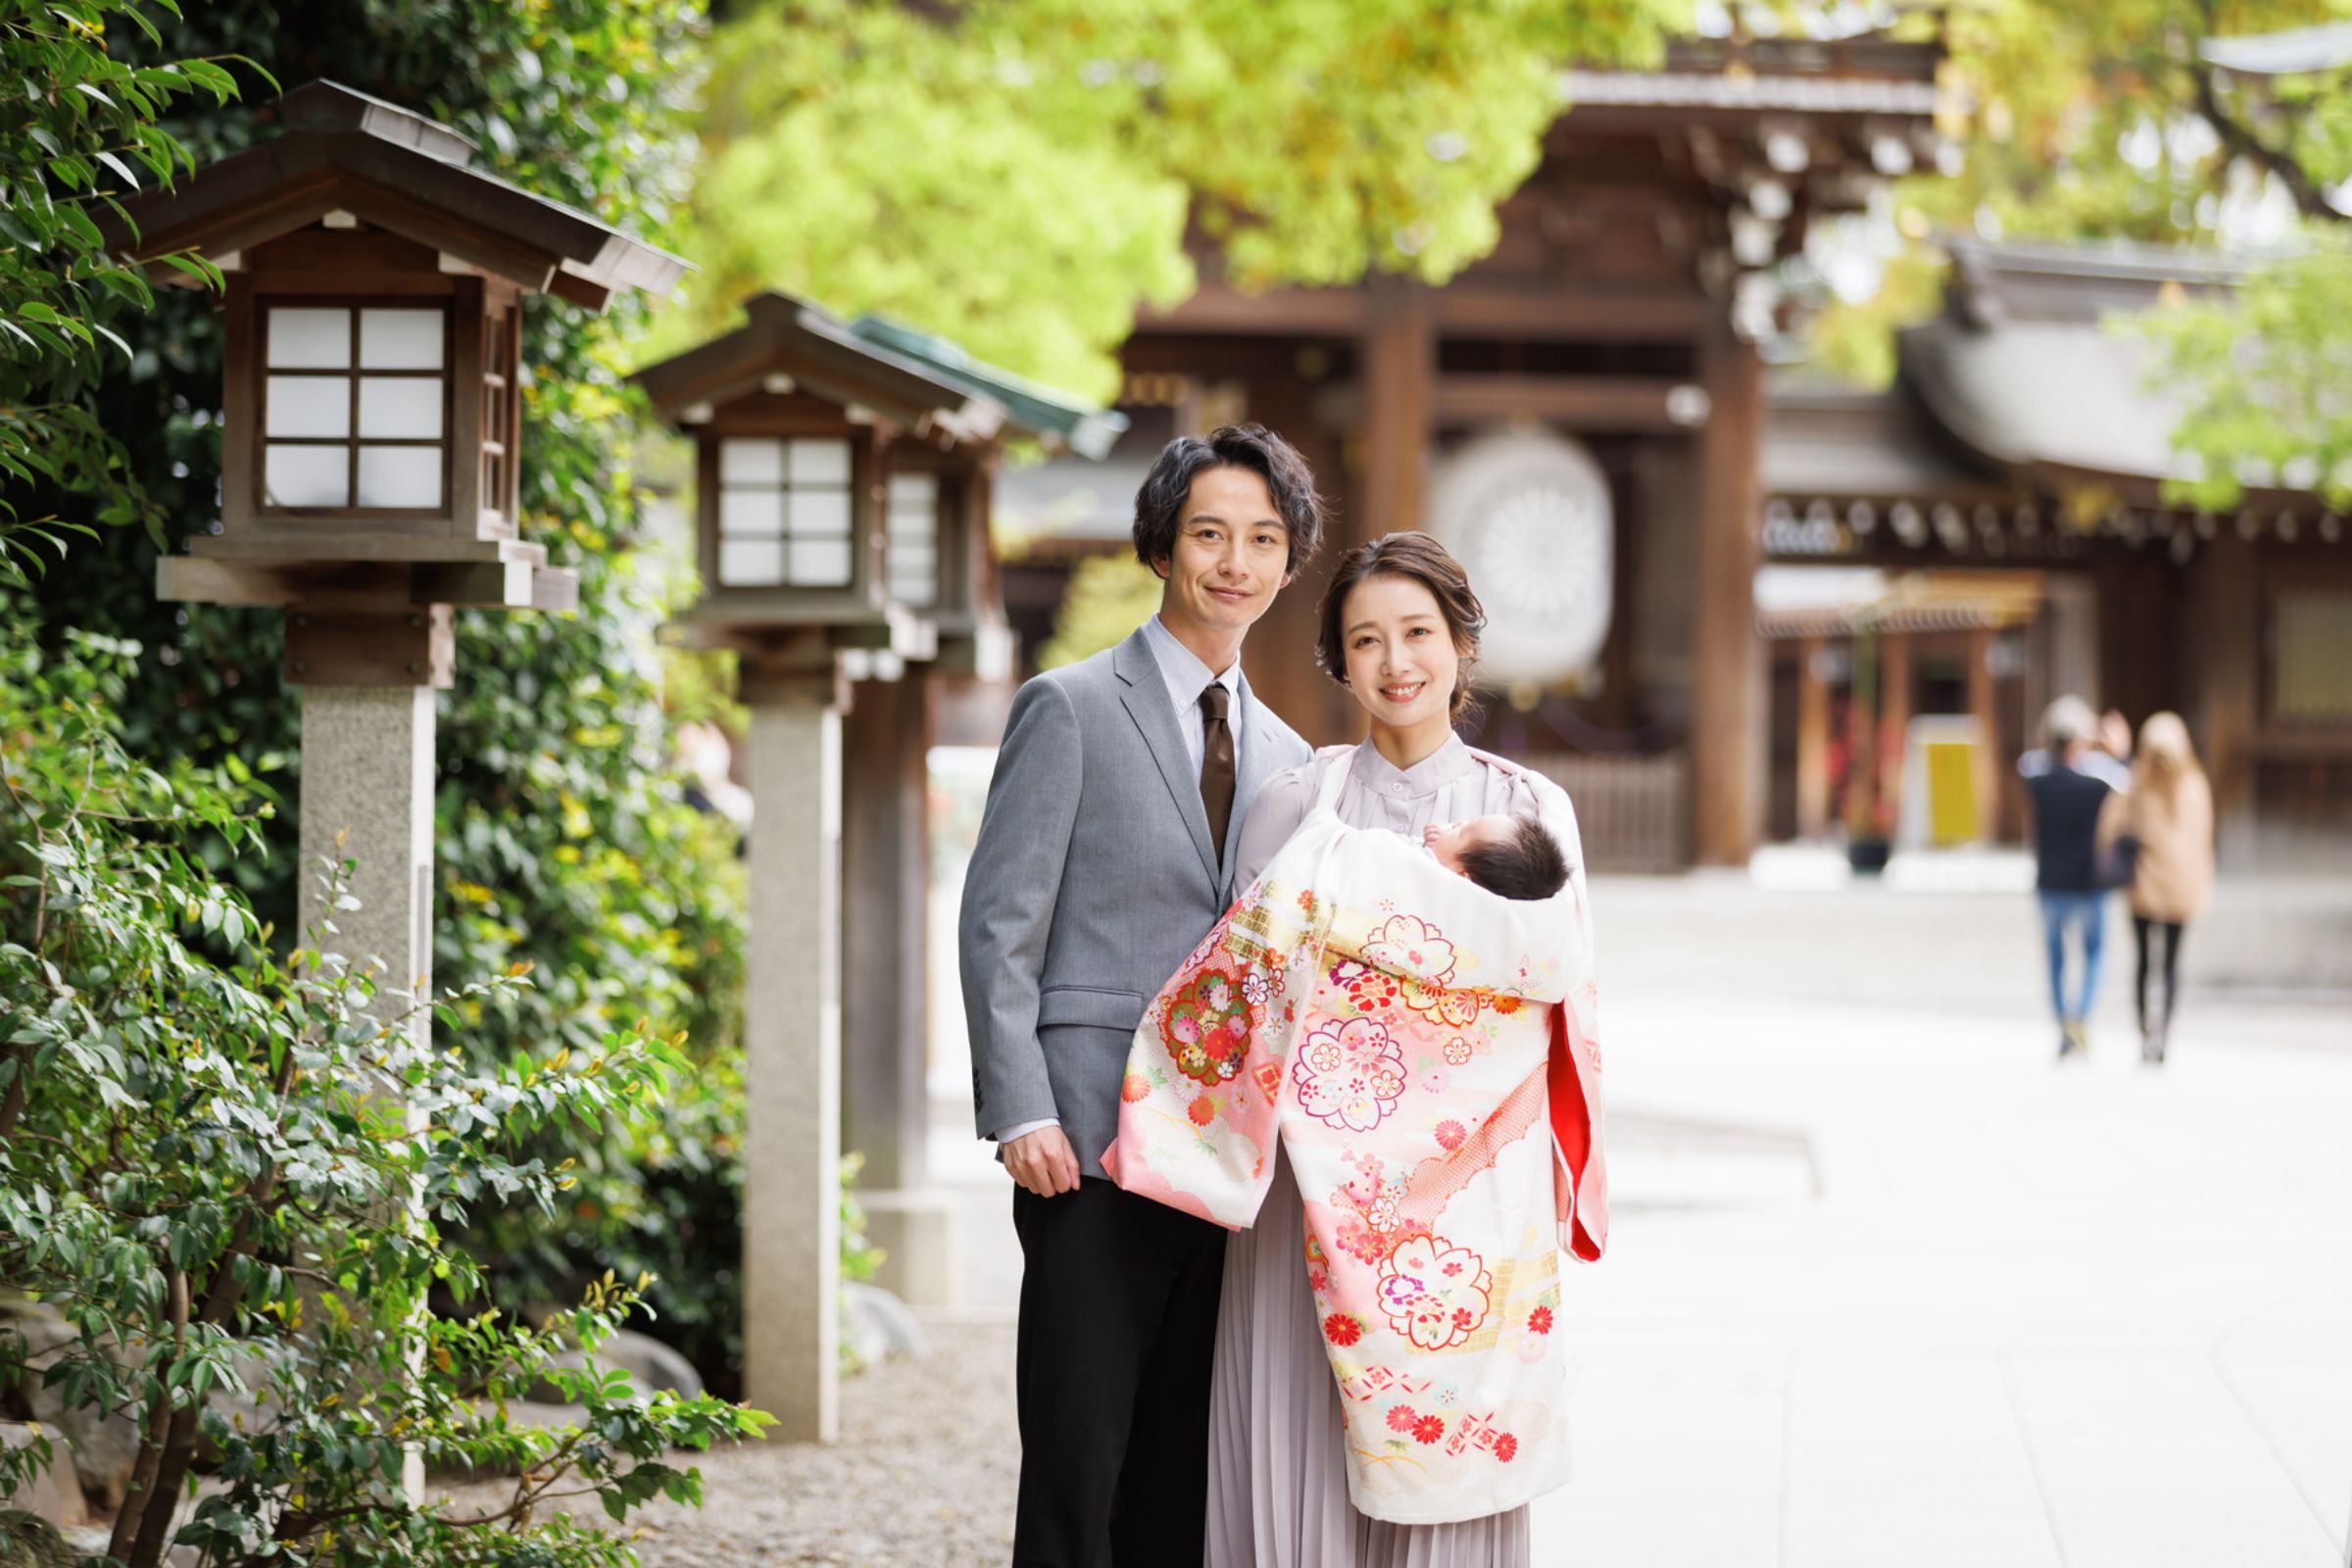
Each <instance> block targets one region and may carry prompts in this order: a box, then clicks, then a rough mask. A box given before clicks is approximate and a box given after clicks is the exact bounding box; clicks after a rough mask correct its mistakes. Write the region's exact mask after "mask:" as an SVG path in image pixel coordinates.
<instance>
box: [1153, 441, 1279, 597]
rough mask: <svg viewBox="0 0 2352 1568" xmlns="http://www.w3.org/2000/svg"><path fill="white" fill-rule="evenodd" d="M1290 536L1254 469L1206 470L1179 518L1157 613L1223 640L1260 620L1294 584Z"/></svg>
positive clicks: (1197, 479)
mask: <svg viewBox="0 0 2352 1568" xmlns="http://www.w3.org/2000/svg"><path fill="white" fill-rule="evenodd" d="M1290 554H1291V534H1290V529H1289V528H1287V527H1285V526H1284V525H1283V521H1282V514H1280V513H1279V512H1277V511H1275V510H1274V498H1273V497H1272V496H1271V495H1269V494H1267V492H1266V481H1265V480H1264V479H1263V478H1261V477H1259V476H1258V475H1257V474H1256V473H1255V472H1253V471H1251V470H1250V469H1249V468H1204V469H1202V470H1201V472H1200V473H1199V474H1197V475H1195V476H1194V479H1193V488H1192V493H1191V494H1190V495H1188V496H1187V497H1186V498H1185V503H1184V511H1183V513H1182V514H1181V515H1179V516H1178V518H1177V523H1176V548H1175V551H1174V553H1173V554H1172V555H1171V556H1170V557H1169V558H1168V560H1167V561H1166V562H1165V563H1164V564H1162V565H1161V567H1160V572H1159V574H1160V576H1162V577H1163V578H1165V579H1166V580H1167V585H1168V586H1167V591H1166V593H1165V594H1164V595H1163V596H1162V598H1161V601H1160V614H1161V616H1162V618H1163V619H1166V620H1168V621H1170V622H1171V624H1173V623H1174V622H1177V621H1184V622H1189V623H1190V624H1191V625H1193V626H1195V627H1198V628H1199V629H1201V631H1203V632H1208V633H1211V634H1213V635H1216V636H1218V637H1238V636H1240V635H1241V634H1242V633H1244V632H1246V631H1248V630H1249V629H1250V626H1252V625H1253V624H1255V623H1256V620H1257V617H1258V616H1260V615H1262V614H1264V613H1266V610H1267V608H1268V607H1269V606H1271V605H1272V604H1273V603H1274V595H1275V594H1276V593H1278V592H1280V591H1281V590H1282V589H1283V588H1284V587H1286V586H1288V585H1289V583H1290V580H1291V578H1290V572H1289V570H1288V569H1287V568H1288V566H1289V564H1290Z"/></svg>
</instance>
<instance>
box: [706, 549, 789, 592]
mask: <svg viewBox="0 0 2352 1568" xmlns="http://www.w3.org/2000/svg"><path fill="white" fill-rule="evenodd" d="M718 580H719V581H720V582H722V583H724V584H725V585H726V586H728V587H730V588H773V587H776V586H778V585H780V584H781V583H782V582H783V581H784V541H783V540H782V539H780V538H779V539H721V540H720V541H719V542H718Z"/></svg>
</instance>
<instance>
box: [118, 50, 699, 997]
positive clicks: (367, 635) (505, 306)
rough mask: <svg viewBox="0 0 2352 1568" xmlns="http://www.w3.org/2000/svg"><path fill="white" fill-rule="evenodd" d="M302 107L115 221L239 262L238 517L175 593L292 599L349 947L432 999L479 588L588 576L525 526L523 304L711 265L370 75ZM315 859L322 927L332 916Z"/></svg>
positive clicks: (231, 369)
mask: <svg viewBox="0 0 2352 1568" xmlns="http://www.w3.org/2000/svg"><path fill="white" fill-rule="evenodd" d="M276 113H277V117H278V119H279V120H280V122H281V123H282V124H283V127H284V128H283V130H282V131H281V132H280V133H279V134H278V135H277V136H275V137H273V138H271V139H270V140H268V141H265V142H262V143H261V144H259V145H258V146H255V147H252V148H250V149H248V150H247V151H245V152H242V153H238V154H236V155H235V156H233V157H230V158H226V159H223V160H221V161H220V162H218V163H214V164H209V165H206V166H205V167H203V168H201V169H198V170H197V171H195V172H193V173H191V174H189V175H187V176H185V177H183V178H182V179H181V180H180V181H179V182H178V184H177V185H176V186H175V187H174V188H172V189H171V190H162V191H156V192H153V193H150V194H147V195H144V196H141V197H138V198H136V199H133V200H131V201H128V202H126V203H125V204H124V210H125V214H126V217H127V220H128V221H127V223H123V222H118V224H117V226H116V229H115V232H114V233H113V234H111V235H110V236H109V237H110V239H111V240H112V241H113V242H114V244H115V246H116V248H117V249H119V250H121V251H123V252H124V253H126V254H128V255H131V256H133V257H135V258H138V259H141V260H145V261H153V260H154V259H155V258H158V257H161V256H164V255H167V254H172V253H178V252H187V251H194V252H197V253H199V254H201V255H203V256H204V257H205V258H207V259H208V260H210V261H211V262H212V263H213V264H214V265H215V266H216V267H218V268H219V269H220V270H221V272H222V273H223V274H225V279H226V299H225V331H224V333H223V339H222V344H223V352H222V362H221V375H222V382H221V514H220V520H219V522H218V523H217V524H216V525H215V527H214V530H213V531H212V532H211V533H209V534H202V535H199V536H197V537H195V538H193V539H191V540H190V541H189V542H188V546H187V553H186V554H184V555H180V556H171V557H167V558H165V559H164V560H163V561H161V562H159V563H158V564H157V572H156V590H157V593H158V594H159V595H160V596H161V597H162V598H164V599H166V600H176V601H182V602H201V603H211V604H227V605H275V606H282V607H284V610H285V614H286V651H285V676H286V679H287V681H288V682H289V683H290V684H293V685H296V686H298V687H300V688H301V689H302V693H303V696H302V704H303V723H302V853H303V857H304V859H305V861H306V863H308V862H311V861H314V860H315V859H317V858H329V857H331V858H336V859H343V858H349V859H351V860H353V861H354V862H355V864H356V870H355V876H354V881H353V884H352V889H351V891H352V893H353V894H354V896H355V897H356V898H357V899H358V900H359V903H360V908H359V909H357V910H346V911H339V912H337V914H336V915H335V926H336V928H337V931H336V936H335V938H334V942H335V944H336V946H337V947H339V948H340V949H342V950H343V951H344V952H345V954H346V955H347V956H350V957H351V958H353V959H354V960H355V961H364V960H368V959H376V960H380V961H381V962H382V963H383V965H384V966H385V970H386V975H385V979H384V984H385V986H386V987H387V988H389V989H391V990H395V991H400V992H408V991H411V990H414V991H416V992H417V994H419V995H421V994H426V993H427V992H429V987H430V973H429V970H430V960H431V954H432V944H431V928H430V922H429V917H428V911H429V890H430V887H431V865H432V785H433V731H434V710H433V689H434V688H436V687H445V686H447V685H449V684H450V682H451V680H452V677H453V673H454V672H453V668H452V661H453V649H454V637H453V633H452V611H453V607H457V606H475V607H482V608H489V609H501V610H525V609H540V610H567V609H570V608H571V607H572V605H573V603H574V601H575V599H576V595H577V584H576V582H575V580H574V578H573V575H572V574H571V573H570V572H568V571H562V570H555V569H551V568H550V567H549V566H548V565H547V553H546V550H545V549H544V547H542V546H540V545H536V544H532V543H530V542H528V541H526V540H524V539H522V538H521V537H519V534H518V532H517V528H516V522H517V516H516V499H515V498H516V495H517V484H518V477H519V464H520V462H521V460H522V456H523V455H522V453H521V452H520V451H519V449H518V446H517V438H518V430H519V425H520V417H519V416H520V395H519V378H520V369H521V367H520V363H519V360H518V340H519V336H520V326H521V313H522V309H523V301H524V299H525V298H526V297H527V296H529V295H532V294H539V293H553V294H559V295H562V296H563V297H564V298H565V299H568V300H571V301H573V302H575V303H577V304H581V305H584V306H587V307H589V308H590V309H601V308H602V307H603V306H604V304H605V303H606V302H607V301H608V300H609V299H611V298H612V296H613V293H614V292H615V291H617V290H619V289H623V288H638V289H644V290H647V291H650V292H652V293H654V294H666V293H667V292H668V290H669V289H670V287H671V286H672V285H673V284H674V283H675V282H676V280H677V279H678V278H679V277H680V276H681V275H682V274H683V273H684V271H685V270H686V264H685V263H684V262H682V261H680V260H678V259H677V258H676V257H673V256H669V255H667V254H665V253H663V252H662V251H659V250H656V249H654V248H653V247H651V246H648V245H645V244H642V243H640V242H639V241H637V240H635V239H632V238H630V237H629V236H628V235H626V234H623V233H620V232H617V231H616V230H614V229H613V228H610V227H608V226H607V225H605V224H604V223H601V222H599V221H597V220H595V219H593V218H591V217H589V216H588V215H586V214H584V213H579V212H575V211H573V210H572V209H570V208H568V207H564V206H561V205H559V204H557V203H555V202H551V201H548V200H546V199H544V198H542V197H539V196H534V195H532V194H531V193H530V192H528V191H526V190H522V189H520V188H518V187H516V186H515V185H512V184H509V183H508V182H506V181H505V180H503V179H499V178H497V177H495V176H493V175H491V174H488V173H486V172H482V171H480V170H477V169H475V168H473V167H472V166H471V157H472V147H471V146H470V144H468V143H467V141H466V138H465V137H463V136H461V135H459V134H458V133H457V132H456V131H454V130H452V129H450V128H449V127H448V126H446V125H442V124H438V123H434V122H432V121H430V120H426V119H424V118H423V117H421V116H419V115H416V114H413V113H411V112H410V111H408V110H405V109H401V108H398V107H396V106H394V105H391V104H387V103H383V102H380V101H378V100H376V99H373V98H370V97H368V96H367V95H366V94H363V93H358V92H354V91H352V90H351V89H350V88H347V87H342V86H338V85H337V84H335V83H333V82H330V81H314V82H311V83H309V84H308V85H306V86H302V87H298V88H296V89H295V90H294V91H292V92H290V93H287V94H286V95H285V96H284V97H283V98H281V99H279V100H278V102H277V105H276ZM159 275H167V276H169V277H170V279H171V280H172V281H175V282H186V281H188V279H187V278H186V277H184V276H183V275H182V274H180V273H178V272H176V271H171V272H168V273H166V272H165V271H164V270H161V269H159ZM316 880H317V879H316V878H314V877H311V876H309V875H307V874H306V875H305V876H304V878H303V885H304V887H305V889H306V901H305V906H304V911H303V913H304V924H305V926H306V928H308V927H309V926H311V925H312V923H313V922H315V921H316V920H317V919H319V916H320V914H321V913H322V910H321V908H320V907H319V903H318V892H317V888H316ZM379 1005H380V1004H379ZM424 1016H425V1015H424V1014H423V1013H421V1012H419V1013H418V1014H417V1016H416V1018H415V1019H414V1020H413V1021H412V1024H411V1028H412V1029H413V1030H414V1031H415V1032H416V1033H417V1035H418V1036H419V1044H421V1035H422V1032H423V1029H424Z"/></svg>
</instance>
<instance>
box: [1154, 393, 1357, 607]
mask: <svg viewBox="0 0 2352 1568" xmlns="http://www.w3.org/2000/svg"><path fill="white" fill-rule="evenodd" d="M1211 468H1247V469H1249V470H1250V472H1251V473H1254V474H1256V475H1257V476H1258V477H1259V478H1261V479H1263V480H1265V481H1266V494H1267V495H1268V496H1270V497H1271V498H1273V502H1274V510H1275V512H1276V513H1278V514H1279V515H1281V517H1282V522H1283V527H1284V529H1285V530H1286V531H1287V532H1288V533H1289V534H1290V560H1289V562H1288V563H1287V564H1286V565H1285V566H1284V568H1283V569H1284V570H1285V571H1286V572H1295V571H1297V570H1298V569H1299V567H1300V566H1302V565H1304V564H1306V563H1307V562H1308V561H1310V560H1312V559H1313V557H1314V554H1315V551H1316V549H1317V547H1319V546H1320V545H1321V544H1322V543H1323V518H1324V513H1325V508H1324V504H1323V498H1322V497H1321V496H1319V495H1317V494H1315V471H1314V470H1313V469H1312V468H1310V467H1308V466H1306V460H1305V459H1304V458H1302V457H1300V456H1299V449H1298V448H1297V447H1294V446H1292V445H1291V444H1290V443H1289V442H1288V441H1285V440H1284V439H1283V438H1282V437H1280V436H1278V435H1276V434H1275V433H1274V432H1273V431H1271V430H1269V429H1267V428H1266V427H1265V426H1264V425H1262V424H1227V425H1220V426H1218V427H1217V428H1216V429H1214V430H1211V431H1209V432H1208V434H1206V435H1204V436H1201V435H1180V436H1178V437H1177V438H1176V439H1175V440H1173V441H1171V442H1169V443H1168V444H1167V445H1166V446H1164V447H1162V448H1160V449H1159V456H1158V458H1157V459H1155V460H1154V461H1153V462H1152V471H1151V472H1150V473H1148V474H1146V475H1144V482H1143V484H1142V485H1141V486H1139V487H1138V488H1137V490H1136V492H1135V559H1136V560H1138V561H1140V562H1142V563H1143V564H1145V565H1147V566H1150V567H1151V568H1152V570H1154V571H1157V570H1159V569H1160V568H1161V567H1163V566H1165V565H1166V564H1168V562H1169V561H1170V560H1172V559H1173V558H1174V557H1175V554H1176V531H1177V528H1178V525H1179V524H1181V523H1182V522H1183V521H1184V503H1185V501H1186V500H1187V499H1188V498H1190V497H1191V495H1192V493H1193V481H1194V480H1195V479H1197V478H1199V477H1200V476H1201V474H1203V473H1205V472H1207V471H1208V470H1209V469H1211Z"/></svg>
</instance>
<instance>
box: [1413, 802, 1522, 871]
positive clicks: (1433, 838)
mask: <svg viewBox="0 0 2352 1568" xmlns="http://www.w3.org/2000/svg"><path fill="white" fill-rule="evenodd" d="M1510 831H1511V819H1510V818H1509V817H1507V816H1504V815H1502V814H1500V813H1499V812H1498V813H1496V814H1495V815H1492V816H1474V817H1471V818H1470V819H1469V820H1467V821H1463V822H1432V823H1430V824H1429V826H1427V827H1425V828H1423V829H1422V830H1421V842H1422V843H1424V844H1426V845H1428V846H1429V853H1430V854H1432V855H1434V856H1436V857H1437V858H1438V863H1439V864H1440V865H1442V866H1444V867H1445V868H1446V870H1448V871H1451V872H1452V873H1453V874H1454V875H1455V876H1467V875H1468V874H1469V873H1468V872H1466V871H1464V870H1463V869H1462V857H1463V856H1464V855H1467V854H1468V853H1469V852H1470V851H1472V850H1476V849H1483V848H1485V847H1486V846H1488V845H1490V844H1499V843H1501V842H1502V841H1503V839H1505V838H1507V837H1508V836H1509V835H1510Z"/></svg>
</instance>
